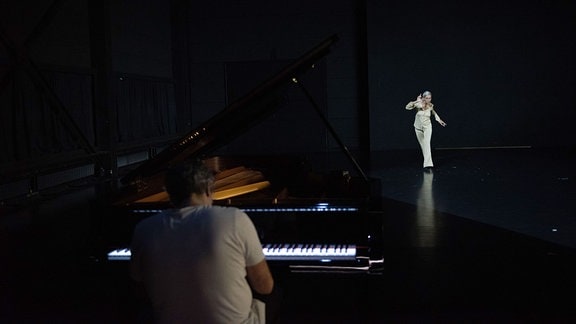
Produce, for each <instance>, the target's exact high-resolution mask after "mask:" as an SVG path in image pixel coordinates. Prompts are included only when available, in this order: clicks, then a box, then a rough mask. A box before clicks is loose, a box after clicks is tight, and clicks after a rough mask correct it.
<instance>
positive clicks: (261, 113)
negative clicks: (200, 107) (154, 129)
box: [121, 35, 338, 185]
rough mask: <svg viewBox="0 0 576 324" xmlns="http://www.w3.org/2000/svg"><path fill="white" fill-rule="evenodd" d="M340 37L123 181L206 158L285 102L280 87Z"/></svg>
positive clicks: (327, 41) (324, 43) (308, 54)
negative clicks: (189, 160) (282, 99)
mask: <svg viewBox="0 0 576 324" xmlns="http://www.w3.org/2000/svg"><path fill="white" fill-rule="evenodd" d="M337 40H338V36H337V35H332V36H330V37H328V38H327V39H325V40H324V41H322V42H321V43H319V44H318V45H316V46H315V47H314V48H312V49H310V50H309V51H308V52H306V53H305V54H304V55H302V56H301V57H300V58H298V59H297V60H295V61H294V62H293V63H291V64H289V65H288V66H286V67H285V68H283V69H282V70H281V71H280V72H279V73H277V74H276V75H274V76H272V77H270V78H269V79H268V80H266V81H265V82H263V83H262V84H260V85H259V86H258V87H256V88H255V89H253V90H252V91H251V92H249V93H248V94H246V95H245V96H243V97H241V98H239V99H237V100H235V101H234V102H232V103H231V104H229V105H228V106H227V107H226V108H225V109H224V110H222V111H221V112H219V113H218V114H216V115H215V116H213V117H212V118H210V119H209V120H207V121H206V122H204V123H203V124H202V125H200V126H199V127H197V128H196V129H194V130H192V131H190V132H188V133H187V134H186V135H184V136H183V137H182V138H180V139H179V140H178V141H176V142H175V143H174V144H172V145H170V146H169V147H167V148H165V149H164V150H162V151H161V152H160V153H159V154H157V155H156V156H154V157H153V158H151V159H149V160H147V161H145V162H144V163H142V164H141V165H139V166H138V167H137V168H135V169H133V170H131V171H130V172H128V173H127V174H126V175H124V176H123V177H122V178H121V182H122V183H123V184H125V185H127V184H134V183H137V182H138V181H140V180H143V179H149V178H151V177H154V176H158V175H159V174H160V173H162V171H164V170H165V169H167V168H168V167H169V166H170V165H173V164H177V163H179V162H182V161H184V160H187V159H190V158H202V156H203V155H205V154H207V153H209V152H211V151H213V150H215V149H217V148H219V147H220V146H223V145H225V144H228V143H229V141H231V140H232V139H233V138H235V137H236V136H237V135H239V134H240V133H242V132H244V131H246V130H248V129H250V128H252V127H253V126H255V125H256V124H258V123H259V122H260V121H262V120H263V119H265V118H266V117H268V116H269V115H271V114H272V113H273V112H274V111H275V109H276V108H277V107H278V106H279V104H280V101H281V99H280V98H281V96H280V95H279V94H278V93H277V90H279V89H280V88H281V87H282V86H284V85H286V84H288V83H290V82H292V79H293V78H296V77H298V76H299V75H301V74H303V73H304V72H306V71H307V70H308V69H310V68H312V67H313V65H314V63H315V62H317V61H319V60H320V59H321V58H323V57H324V56H326V55H327V54H328V53H329V52H330V48H331V46H332V45H333V44H334V43H335V42H336V41H337Z"/></svg>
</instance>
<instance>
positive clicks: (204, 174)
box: [164, 161, 214, 207]
mask: <svg viewBox="0 0 576 324" xmlns="http://www.w3.org/2000/svg"><path fill="white" fill-rule="evenodd" d="M213 185H214V174H213V173H212V171H211V170H210V169H209V168H207V167H206V166H205V165H204V163H202V161H195V162H193V163H188V164H182V165H177V166H173V167H171V168H169V169H168V171H166V176H165V179H164V186H165V188H166V192H168V195H170V201H171V202H172V204H173V205H174V206H175V207H185V206H188V205H209V204H212V186H213Z"/></svg>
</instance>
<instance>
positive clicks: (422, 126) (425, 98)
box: [406, 91, 446, 169]
mask: <svg viewBox="0 0 576 324" xmlns="http://www.w3.org/2000/svg"><path fill="white" fill-rule="evenodd" d="M414 108H416V109H417V110H418V112H417V113H416V117H415V118H414V130H415V131H416V138H417V139H418V143H420V148H421V149H422V155H423V157H424V163H423V166H424V169H430V168H432V167H434V163H433V162H432V150H431V148H430V141H431V140H432V122H431V119H430V117H432V115H434V119H435V120H436V121H437V122H438V123H439V124H440V125H442V126H446V123H445V122H444V121H443V120H442V119H441V118H440V116H438V114H437V113H436V111H435V110H434V105H433V104H432V93H431V92H430V91H425V92H424V93H422V94H421V95H418V97H417V98H416V100H415V101H410V102H409V103H408V104H407V105H406V109H408V110H412V109H414Z"/></svg>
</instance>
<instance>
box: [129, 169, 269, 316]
mask: <svg viewBox="0 0 576 324" xmlns="http://www.w3.org/2000/svg"><path fill="white" fill-rule="evenodd" d="M213 184H214V175H213V173H212V171H210V169H209V168H207V167H206V166H205V165H203V164H202V162H195V163H191V164H188V165H180V166H177V167H172V168H170V169H169V170H168V171H167V172H166V176H165V189H166V191H167V193H168V195H169V197H170V201H171V203H172V205H173V206H174V208H171V209H167V210H164V211H162V212H160V213H158V214H156V215H154V216H151V217H148V218H146V219H143V220H142V221H141V222H140V223H139V224H138V225H137V226H136V228H135V230H134V235H133V239H132V243H131V261H130V275H131V278H132V279H133V280H134V282H135V283H136V287H138V288H139V289H138V291H139V292H140V293H141V294H142V295H141V296H144V297H145V298H147V300H148V301H149V302H150V305H151V310H152V313H153V315H152V316H153V319H152V320H153V321H154V322H159V323H163V322H170V323H265V321H266V307H267V306H266V304H265V303H264V302H263V301H262V300H259V299H257V298H255V297H254V296H255V294H253V292H255V293H256V294H262V295H269V294H271V293H272V291H273V290H274V279H273V277H272V274H271V272H270V270H269V267H268V264H267V262H266V259H265V255H264V253H263V249H262V245H261V242H260V239H259V237H258V235H257V232H256V228H255V226H254V224H253V223H252V221H251V219H250V218H249V217H248V216H247V215H246V214H245V213H244V212H243V211H241V210H240V209H237V208H234V207H222V206H214V205H212V199H213V191H212V187H213ZM274 307H275V306H274ZM269 315H271V314H269Z"/></svg>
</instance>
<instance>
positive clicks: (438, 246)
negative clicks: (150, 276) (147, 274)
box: [0, 149, 576, 323]
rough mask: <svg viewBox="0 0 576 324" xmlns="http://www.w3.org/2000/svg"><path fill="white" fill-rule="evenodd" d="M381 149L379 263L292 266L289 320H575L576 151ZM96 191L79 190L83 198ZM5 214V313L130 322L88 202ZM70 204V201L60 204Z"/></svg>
mask: <svg viewBox="0 0 576 324" xmlns="http://www.w3.org/2000/svg"><path fill="white" fill-rule="evenodd" d="M434 157H435V163H436V168H435V169H434V170H433V171H432V172H431V173H426V172H423V170H422V169H421V167H420V156H419V152H416V151H410V152H381V153H377V154H376V153H375V154H374V155H373V160H372V163H371V167H370V168H369V174H370V175H371V176H373V177H379V178H381V179H382V195H383V198H384V199H383V208H384V210H385V213H384V219H383V224H384V226H383V231H384V233H383V234H384V235H383V237H384V243H383V245H384V251H385V270H384V273H383V274H382V275H379V276H367V277H363V276H356V277H334V276H288V277H283V278H282V279H281V280H280V286H281V287H282V288H283V291H284V303H283V305H282V312H281V320H280V322H281V323H397V322H403V323H429V322H434V323H452V322H463V323H471V322H472V323H526V322H530V323H569V322H570V323H573V322H575V321H576V310H575V309H574V307H573V304H574V302H573V299H574V298H573V296H574V294H575V293H576V275H575V274H576V253H575V248H576V235H575V234H576V220H575V217H574V214H575V213H574V212H573V211H572V210H571V204H572V202H573V201H574V198H573V197H576V195H575V194H576V188H575V187H576V183H575V179H576V177H575V176H576V174H575V173H576V169H575V168H574V167H573V166H574V165H576V163H575V162H576V154H575V152H574V151H566V150H562V151H559V150H534V149H491V150H436V151H434ZM91 194H93V191H92V189H90V188H84V189H83V190H79V191H78V192H76V193H75V194H74V195H75V201H80V202H83V201H87V200H89V198H88V197H89V196H90V195H91ZM53 201H54V202H51V203H49V204H48V205H49V206H46V207H42V208H39V209H30V210H29V211H28V212H21V213H19V214H17V215H13V214H4V215H2V218H0V225H1V227H0V243H1V247H0V252H1V253H2V262H1V263H0V267H1V268H0V271H1V272H0V274H2V277H1V278H0V322H3V323H4V322H6V323H45V322H53V323H124V322H127V321H128V318H129V315H130V314H131V312H130V309H131V305H132V304H131V301H130V298H129V296H128V294H127V289H126V288H127V284H128V283H127V278H126V277H125V273H124V272H123V269H111V268H107V267H105V266H103V265H102V264H99V263H97V262H94V260H93V259H91V258H89V255H90V253H89V249H88V248H87V246H88V245H89V244H88V242H90V239H89V237H90V235H91V234H92V232H91V220H90V219H89V218H87V217H85V216H82V215H85V214H86V213H87V212H88V211H89V209H90V207H87V206H86V205H84V204H82V203H79V204H78V203H75V204H71V205H68V204H66V201H67V198H65V197H57V198H56V197H55V199H53ZM63 210H65V211H63Z"/></svg>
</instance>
